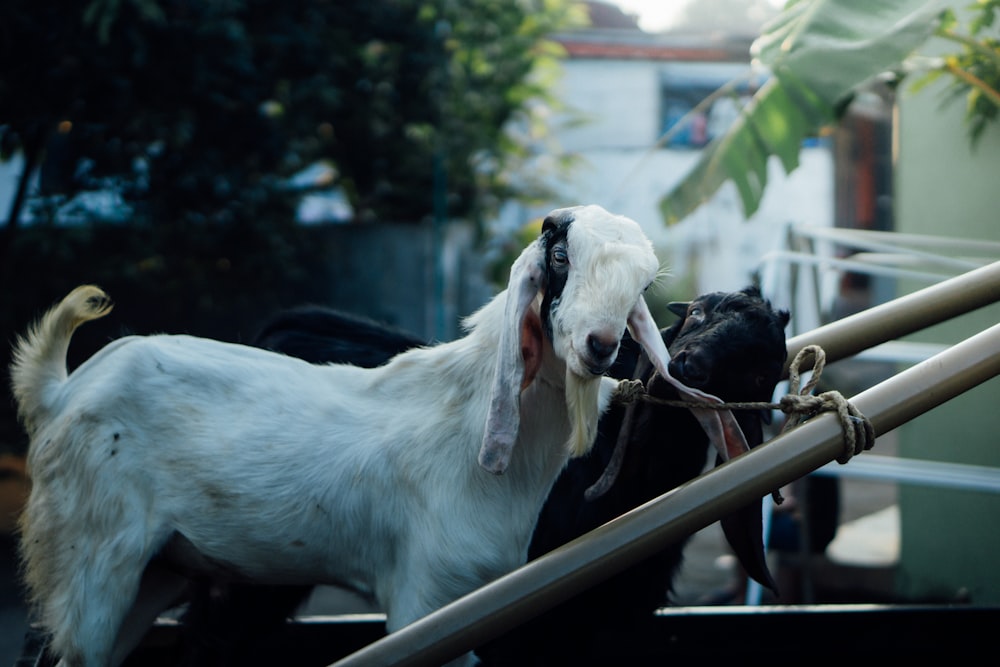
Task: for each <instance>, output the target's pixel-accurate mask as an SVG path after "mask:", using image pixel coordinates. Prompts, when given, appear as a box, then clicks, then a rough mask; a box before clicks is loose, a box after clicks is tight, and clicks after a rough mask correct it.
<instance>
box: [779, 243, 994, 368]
mask: <svg viewBox="0 0 1000 667" xmlns="http://www.w3.org/2000/svg"><path fill="white" fill-rule="evenodd" d="M997 301H1000V262H993V263H992V264H989V265H987V266H984V267H982V268H979V269H975V270H973V271H969V272H968V273H963V274H962V275H960V276H956V277H954V278H949V279H948V280H945V281H942V282H940V283H937V284H936V285H931V286H930V287H925V288H924V289H922V290H918V291H916V292H913V293H911V294H907V295H906V296H901V297H899V298H897V299H893V300H892V301H889V302H887V303H884V304H881V305H879V306H875V307H873V308H869V309H867V310H864V311H862V312H860V313H857V314H855V315H851V316H849V317H844V318H842V319H839V320H837V321H836V322H832V323H830V324H827V325H824V326H822V327H819V328H818V329H814V330H812V331H808V332H806V333H804V334H801V335H799V336H795V337H794V338H791V339H789V340H788V358H789V360H791V359H794V358H795V355H796V354H798V353H799V351H800V350H801V349H802V348H803V347H805V346H806V345H819V346H820V347H822V348H823V350H824V351H825V352H826V358H827V361H828V362H833V361H836V360H838V359H843V358H845V357H849V356H851V355H853V354H858V353H859V352H861V351H863V350H867V349H868V348H870V347H874V346H876V345H879V344H881V343H885V342H887V341H890V340H895V339H897V338H899V337H901V336H905V335H907V334H911V333H913V332H915V331H920V330H921V329H926V328H927V327H929V326H932V325H934V324H938V323H940V322H944V321H945V320H950V319H951V318H953V317H956V316H958V315H962V314H964V313H968V312H971V311H973V310H976V309H977V308H981V307H983V306H988V305H990V304H991V303H995V302H997ZM802 370H806V369H802ZM787 372H788V368H787V365H786V368H785V373H786V375H787Z"/></svg>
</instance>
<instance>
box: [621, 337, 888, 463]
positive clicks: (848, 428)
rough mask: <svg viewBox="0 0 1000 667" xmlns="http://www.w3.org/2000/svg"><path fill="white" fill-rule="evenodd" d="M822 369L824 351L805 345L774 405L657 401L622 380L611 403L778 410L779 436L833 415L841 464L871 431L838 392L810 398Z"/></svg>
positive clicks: (867, 444)
mask: <svg viewBox="0 0 1000 667" xmlns="http://www.w3.org/2000/svg"><path fill="white" fill-rule="evenodd" d="M809 355H812V356H813V357H814V362H813V368H812V371H813V374H812V377H811V378H810V379H809V381H808V382H806V384H805V386H803V387H801V388H800V386H799V385H800V384H801V375H800V368H801V367H802V364H803V362H804V361H805V359H806V358H808V356H809ZM825 366H826V352H824V351H823V348H821V347H820V346H819V345H807V346H806V347H804V348H802V349H801V350H799V353H798V354H796V355H795V358H794V359H793V360H792V363H791V364H789V366H788V394H786V395H785V396H782V397H781V400H780V401H778V402H777V403H767V402H762V401H745V402H733V403H701V402H698V401H682V400H671V399H665V398H657V397H655V396H650V395H649V394H648V393H646V388H645V386H644V385H643V384H642V381H641V380H623V381H622V382H621V383H619V385H618V390H617V391H616V392H615V396H614V401H615V402H616V403H619V404H623V405H626V404H628V403H632V402H635V401H639V400H641V401H645V402H647V403H653V404H656V405H668V406H672V407H679V408H701V409H709V410H781V412H783V413H785V414H786V415H788V416H789V418H788V419H787V420H786V421H785V425H784V426H783V427H782V429H781V432H782V433H784V432H786V431H788V430H790V429H792V428H794V427H795V426H798V425H799V424H801V423H802V422H804V421H806V420H807V419H809V418H810V417H814V416H815V415H817V414H819V413H821V412H835V413H837V416H838V418H839V419H840V428H841V430H842V431H843V433H844V451H843V452H842V453H841V455H840V456H838V457H837V463H840V464H844V463H847V462H848V461H850V460H851V457H853V456H855V455H856V454H860V453H861V452H863V451H865V450H868V449H871V448H872V446H873V445H874V444H875V429H874V427H873V426H872V424H871V422H870V421H869V420H868V418H867V417H865V416H864V415H863V414H861V412H860V411H859V410H858V409H857V408H856V407H855V406H854V405H853V404H852V403H851V402H850V401H848V400H847V399H846V398H844V397H843V395H842V394H841V393H840V392H838V391H827V392H824V393H822V394H819V395H818V396H813V395H811V392H812V390H813V389H815V388H816V385H817V384H818V383H819V378H820V375H821V374H822V373H823V369H824V367H825Z"/></svg>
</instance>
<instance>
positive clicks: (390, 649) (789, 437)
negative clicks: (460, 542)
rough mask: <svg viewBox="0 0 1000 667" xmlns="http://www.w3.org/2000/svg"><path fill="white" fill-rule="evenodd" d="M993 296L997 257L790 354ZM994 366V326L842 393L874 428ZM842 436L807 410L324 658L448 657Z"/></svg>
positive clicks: (791, 469) (794, 468) (992, 372)
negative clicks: (762, 438) (454, 596)
mask: <svg viewBox="0 0 1000 667" xmlns="http://www.w3.org/2000/svg"><path fill="white" fill-rule="evenodd" d="M998 300H1000V262H996V263H994V264H991V265H989V266H986V267H983V268H980V269H976V270H974V271H970V272H969V273H966V274H963V275H961V276H958V277H956V278H952V279H950V280H947V281H945V282H942V283H939V284H936V285H933V286H931V287H928V288H925V289H923V290H920V291H918V292H914V293H912V294H910V295H907V296H905V297H901V298H900V299H896V300H895V301H892V302H889V303H886V304H883V305H882V306H877V307H875V308H872V309H870V310H868V311H865V312H863V313H858V314H857V315H854V316H851V317H848V318H844V319H843V320H839V321H837V322H834V323H832V324H830V325H827V326H824V327H821V328H820V329H817V330H816V331H814V332H811V333H809V334H804V335H800V336H796V337H795V338H793V339H791V340H790V341H789V343H788V347H789V353H790V355H789V356H790V357H792V356H794V354H795V353H796V352H797V351H798V350H800V349H801V348H802V347H803V346H805V345H808V344H818V345H821V346H822V347H823V348H824V349H825V350H826V352H827V358H828V360H835V359H841V358H844V357H846V356H850V355H852V354H855V353H858V352H860V351H862V350H864V349H867V348H869V347H872V346H874V345H878V344H880V343H883V342H886V341H888V340H892V339H894V338H896V337H899V336H902V335H905V334H907V333H911V332H913V331H917V330H919V329H922V328H925V327H927V326H930V325H932V324H936V323H938V322H941V321H944V320H947V319H950V318H951V317H954V316H956V315H959V314H962V313H965V312H969V311H971V310H975V309H977V308H980V307H982V306H985V305H989V304H991V303H994V302H996V301H998ZM998 374H1000V324H998V325H994V326H993V327H991V328H989V329H987V330H985V331H983V332H981V333H979V334H977V335H975V336H973V337H971V338H969V339H967V340H965V341H963V342H961V343H958V344H956V345H953V346H951V347H949V348H947V349H946V350H944V351H942V352H940V353H939V354H936V355H934V356H933V357H931V358H930V359H928V360H926V361H924V362H921V363H919V364H917V365H915V366H913V367H911V368H908V369H906V370H904V371H902V372H901V373H899V374H897V375H895V376H893V377H891V378H889V379H888V380H886V381H884V382H882V383H880V384H878V385H876V386H874V387H872V388H870V389H868V390H866V391H863V392H861V393H860V394H858V395H857V396H854V397H853V398H852V399H851V400H852V402H853V403H854V405H855V406H856V407H857V408H858V409H859V410H860V411H861V412H862V413H863V414H865V415H866V416H867V417H868V418H869V420H870V421H871V423H872V425H873V426H874V428H875V433H876V435H882V434H884V433H887V432H889V431H891V430H892V429H895V428H897V427H898V426H900V425H901V424H903V423H905V422H907V421H909V420H911V419H913V418H915V417H917V416H919V415H921V414H923V413H924V412H927V411H928V410H930V409H932V408H934V407H936V406H938V405H940V404H942V403H945V402H947V401H948V400H951V399H952V398H954V397H955V396H958V395H959V394H962V393H964V392H965V391H968V390H969V389H971V388H973V387H975V386H977V385H979V384H981V383H982V382H985V381H987V380H989V379H991V378H993V377H995V376H997V375H998ZM842 446H843V445H842V437H841V431H840V425H839V423H838V422H837V420H836V418H835V417H834V416H833V415H829V414H825V415H820V416H818V417H815V418H813V419H811V420H809V421H808V422H806V423H805V424H802V425H801V426H799V427H797V428H795V429H793V430H791V431H789V432H787V433H785V434H783V435H781V436H779V437H777V438H774V439H773V440H771V441H769V442H768V443H766V444H764V445H762V446H760V447H758V448H756V449H754V450H753V451H751V452H749V453H747V454H745V455H743V456H741V457H739V458H737V459H735V460H733V461H730V462H728V463H726V464H723V465H722V466H719V467H718V468H715V469H714V470H712V471H710V472H707V473H705V474H704V475H702V476H701V477H698V478H696V479H694V480H692V481H691V482H688V483H687V484H684V485H682V486H680V487H678V488H676V489H674V490H672V491H670V492H668V493H667V494H664V495H663V496H660V497H659V498H656V499H654V500H652V501H650V502H648V503H646V504H645V505H642V506H641V507H639V508H636V509H635V510H632V511H631V512H628V513H627V514H625V515H623V516H621V517H619V518H617V519H615V520H613V521H611V522H609V523H607V524H605V525H603V526H601V527H599V528H597V529H595V530H593V531H591V532H590V533H588V534H586V535H584V536H582V537H580V538H578V539H577V540H574V541H573V542H570V543H569V544H566V545H564V546H562V547H560V548H558V549H556V550H554V551H552V552H551V553H549V554H547V555H545V556H543V557H541V558H539V559H537V560H534V561H531V562H530V563H528V564H526V565H524V566H522V567H520V568H518V569H517V570H515V571H514V572H511V573H510V574H508V575H506V576H504V577H501V578H500V579H497V580H496V581H493V582H491V583H489V584H487V585H486V586H483V587H482V588H480V589H478V590H476V591H473V592H471V593H469V594H468V595H466V596H465V597H462V598H460V599H458V600H456V601H454V602H452V603H451V604H448V605H446V606H445V607H442V608H441V609H439V610H437V611H435V612H433V613H431V614H429V615H427V616H425V617H424V618H422V619H419V620H417V621H415V622H414V623H412V624H410V625H408V626H406V627H404V628H402V629H400V630H398V631H397V632H395V633H392V634H390V635H388V636H386V637H384V638H383V639H380V640H379V641H376V642H374V643H373V644H371V645H369V646H368V647H366V648H364V649H362V650H361V651H358V652H356V653H354V654H352V655H350V656H347V657H346V658H344V659H343V660H341V661H338V662H337V663H335V664H336V665H337V667H352V666H353V667H357V666H360V665H378V666H379V667H384V666H387V665H436V664H441V663H443V662H447V661H448V660H450V659H453V658H455V657H457V656H459V655H461V654H463V653H465V652H467V651H470V650H472V649H474V648H475V647H476V646H479V645H481V644H482V643H484V642H486V641H488V640H490V639H492V638H494V637H497V636H499V635H501V634H503V633H504V632H506V631H508V630H510V629H512V628H513V627H515V626H517V625H518V624H520V623H521V622H523V621H525V620H528V619H530V618H532V617H534V616H536V615H538V614H540V613H542V612H544V611H546V610H548V609H550V608H552V607H554V606H555V605H557V604H559V603H560V602H563V601H565V600H567V599H569V598H570V597H572V596H573V595H575V594H576V593H578V592H580V591H581V590H584V589H586V588H588V587H590V586H592V585H594V584H596V583H599V582H601V581H603V580H605V579H607V578H608V577H611V576H613V575H615V574H617V573H618V572H620V571H622V570H624V569H626V568H628V567H630V566H631V565H633V564H635V563H637V562H639V561H640V560H642V559H644V558H646V557H648V556H650V555H652V554H653V553H656V552H657V551H659V550H661V549H663V548H664V547H666V546H667V545H668V544H670V543H672V542H676V541H678V540H680V539H683V538H684V537H686V536H688V535H690V534H692V533H694V532H696V531H698V530H700V529H702V528H704V527H705V526H708V525H709V524H711V523H713V522H715V521H717V520H719V519H720V518H721V517H723V516H725V515H726V514H728V513H730V512H732V511H734V510H736V509H737V508H739V507H742V506H743V505H745V504H746V503H748V502H752V501H754V500H756V499H759V498H761V497H762V496H764V495H767V494H768V493H770V492H771V491H772V490H773V489H776V488H779V487H781V486H783V485H785V484H788V483H790V482H792V481H794V480H795V479H798V478H800V477H802V476H804V475H806V474H809V473H810V472H812V471H814V470H816V469H818V468H820V467H821V466H824V465H826V464H827V463H829V462H831V461H833V460H835V459H836V458H837V456H839V455H840V453H841V449H842ZM848 465H850V464H848Z"/></svg>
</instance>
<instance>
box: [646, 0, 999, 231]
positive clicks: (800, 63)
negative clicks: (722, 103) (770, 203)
mask: <svg viewBox="0 0 1000 667" xmlns="http://www.w3.org/2000/svg"><path fill="white" fill-rule="evenodd" d="M950 4H953V3H950V2H948V1H947V0H885V1H880V2H871V3H859V2H853V1H852V0H791V1H790V2H788V4H787V5H786V7H785V9H784V10H783V12H782V13H781V14H780V15H779V16H778V17H777V19H775V21H774V22H772V23H771V24H769V25H768V26H767V27H766V28H765V32H764V33H763V34H762V35H761V36H760V37H759V38H758V39H757V40H756V41H755V42H754V46H753V53H754V56H755V59H756V60H757V61H759V62H760V63H761V64H763V65H765V66H766V67H767V68H768V69H769V70H770V72H771V74H772V76H771V78H770V79H769V81H768V82H767V83H766V84H765V85H764V86H762V87H761V88H760V90H759V91H758V92H757V94H756V95H754V98H753V100H752V101H751V103H750V104H748V105H747V106H746V107H745V108H744V109H743V111H742V113H741V114H740V117H739V119H738V120H737V122H736V123H734V125H733V126H732V127H731V128H730V130H729V131H728V132H726V133H725V134H724V135H722V136H721V137H719V138H718V139H717V140H716V141H715V142H713V143H712V144H710V145H709V146H708V148H706V150H705V151H703V153H702V155H701V156H700V159H699V161H698V162H697V164H696V165H695V167H694V168H693V169H692V171H691V172H690V173H688V174H687V176H685V178H684V179H682V180H681V182H680V183H678V184H677V185H676V186H675V187H674V188H673V189H672V190H671V191H670V192H668V193H667V194H666V195H664V197H663V198H662V200H661V202H660V208H661V211H662V213H663V217H664V220H665V221H666V222H667V223H668V224H670V223H673V222H676V221H678V220H680V219H682V218H683V217H685V216H686V215H687V214H688V213H690V212H691V211H692V210H694V209H695V208H696V207H697V206H699V205H701V203H702V202H704V201H706V200H707V199H708V198H709V197H711V196H712V195H713V194H714V193H715V192H716V191H717V190H718V189H719V187H721V185H722V184H723V183H724V182H726V181H727V180H729V181H732V182H733V184H734V185H735V186H736V188H737V190H738V192H739V195H740V198H741V201H742V204H743V211H744V214H745V215H746V216H747V217H749V216H750V215H752V214H753V213H754V211H756V209H757V206H758V205H759V203H760V199H761V197H762V195H763V192H764V188H765V187H766V185H767V161H768V159H769V158H770V157H771V156H777V157H778V158H780V160H781V162H782V165H783V166H784V168H785V170H786V171H787V172H791V171H792V170H794V169H795V168H796V167H797V166H798V155H799V149H800V147H801V145H802V140H803V139H804V138H805V137H807V136H809V135H810V134H814V133H815V132H817V131H818V130H819V129H820V128H822V127H823V126H825V125H829V124H831V123H835V122H836V121H837V120H838V119H839V118H840V116H841V114H842V113H843V111H844V110H845V109H846V108H847V105H848V104H849V102H850V100H851V98H852V97H853V95H854V94H855V92H856V91H858V90H859V89H861V88H862V87H863V86H865V85H866V84H868V83H869V82H870V81H871V80H872V79H873V77H876V76H880V75H886V74H889V73H892V74H893V76H894V77H895V81H896V85H899V83H900V82H901V81H902V80H903V79H904V78H907V79H911V80H912V79H918V80H919V79H920V77H921V73H927V72H928V71H930V72H931V73H932V74H934V75H948V76H952V77H954V79H955V88H954V92H955V93H957V94H959V95H963V96H966V97H967V98H968V102H969V107H968V109H969V115H968V119H969V124H970V135H971V137H972V139H973V140H975V138H976V137H977V136H978V134H979V133H980V132H981V130H982V127H983V125H984V124H985V123H987V122H991V121H993V120H994V119H995V118H996V116H997V111H998V109H1000V94H998V92H997V90H998V84H1000V42H998V40H996V39H995V38H991V37H989V36H988V35H985V34H982V33H983V32H984V31H985V30H986V29H987V28H989V27H991V26H993V22H994V19H995V17H996V15H997V13H998V12H1000V1H998V0H978V2H977V3H976V4H975V5H974V6H973V8H972V11H973V19H972V22H971V27H970V34H968V35H962V34H961V33H960V32H959V31H958V29H957V25H958V22H957V21H956V19H955V15H954V14H953V13H952V12H951V11H948V6H949V5H950ZM931 35H937V36H940V37H944V38H946V39H950V40H952V41H954V42H956V43H958V44H960V45H961V46H962V53H960V54H957V55H955V56H951V57H947V58H937V59H919V60H915V59H913V58H911V57H910V56H912V55H913V54H914V52H915V51H916V50H917V49H918V48H919V47H921V46H922V45H923V44H925V43H926V42H927V40H928V38H929V37H931ZM913 67H916V70H915V71H913V70H912V68H913ZM908 70H909V71H908Z"/></svg>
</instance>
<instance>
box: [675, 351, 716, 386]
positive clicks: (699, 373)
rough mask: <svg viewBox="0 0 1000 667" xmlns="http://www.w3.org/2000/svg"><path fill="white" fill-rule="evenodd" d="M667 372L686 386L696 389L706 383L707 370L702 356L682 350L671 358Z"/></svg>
mask: <svg viewBox="0 0 1000 667" xmlns="http://www.w3.org/2000/svg"><path fill="white" fill-rule="evenodd" d="M667 370H669V371H670V374H671V375H673V376H674V377H675V378H677V379H678V380H680V381H681V382H683V383H684V384H686V385H689V386H692V387H695V388H698V387H701V386H704V385H705V384H706V383H707V382H708V376H709V368H708V364H707V363H706V360H705V359H704V358H703V355H700V354H697V353H696V352H688V351H687V350H683V351H681V352H678V353H677V354H676V355H674V356H673V357H671V359H670V364H669V365H668V366H667Z"/></svg>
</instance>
